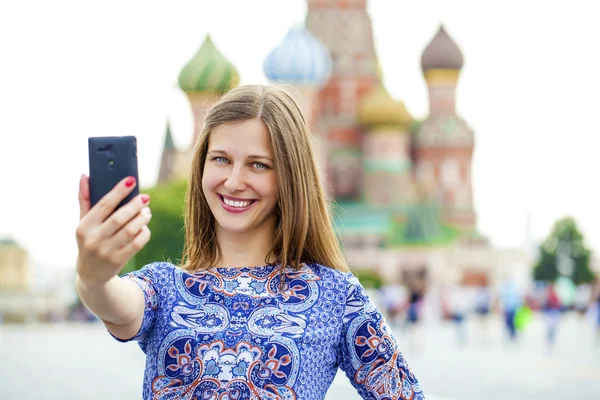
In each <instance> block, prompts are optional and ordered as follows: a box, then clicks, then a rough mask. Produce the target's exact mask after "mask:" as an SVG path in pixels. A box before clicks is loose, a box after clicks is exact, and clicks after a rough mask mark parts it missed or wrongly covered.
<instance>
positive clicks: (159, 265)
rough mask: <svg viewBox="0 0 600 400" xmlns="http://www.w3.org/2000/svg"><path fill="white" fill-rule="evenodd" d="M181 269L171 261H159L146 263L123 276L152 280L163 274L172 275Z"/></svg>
mask: <svg viewBox="0 0 600 400" xmlns="http://www.w3.org/2000/svg"><path fill="white" fill-rule="evenodd" d="M179 269H180V268H179V267H178V266H177V265H174V264H171V263H170V262H166V261H157V262H153V263H150V264H146V265H144V266H143V267H142V268H140V269H138V270H135V271H132V272H129V273H127V274H125V275H123V277H138V278H147V279H150V280H152V281H155V280H156V279H158V278H159V277H161V276H168V275H172V274H173V272H174V271H177V270H179Z"/></svg>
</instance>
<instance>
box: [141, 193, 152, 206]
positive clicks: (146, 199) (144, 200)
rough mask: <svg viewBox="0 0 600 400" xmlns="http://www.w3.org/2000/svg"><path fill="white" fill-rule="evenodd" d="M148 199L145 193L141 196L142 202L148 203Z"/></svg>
mask: <svg viewBox="0 0 600 400" xmlns="http://www.w3.org/2000/svg"><path fill="white" fill-rule="evenodd" d="M149 201H150V196H148V195H147V194H145V195H143V196H142V203H144V204H148V202H149Z"/></svg>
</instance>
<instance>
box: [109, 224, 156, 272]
mask: <svg viewBox="0 0 600 400" xmlns="http://www.w3.org/2000/svg"><path fill="white" fill-rule="evenodd" d="M149 241H150V229H149V228H148V226H147V225H144V226H143V227H142V229H141V230H140V232H139V233H138V234H137V235H136V236H135V237H134V238H133V239H131V240H130V241H129V242H127V244H126V245H125V246H123V248H121V249H120V250H118V251H117V253H116V255H117V257H118V258H119V259H121V260H124V262H125V263H126V262H127V261H129V259H130V258H131V257H133V256H135V255H136V254H137V253H138V252H139V251H140V250H141V249H143V248H144V246H146V244H147V243H148V242H149Z"/></svg>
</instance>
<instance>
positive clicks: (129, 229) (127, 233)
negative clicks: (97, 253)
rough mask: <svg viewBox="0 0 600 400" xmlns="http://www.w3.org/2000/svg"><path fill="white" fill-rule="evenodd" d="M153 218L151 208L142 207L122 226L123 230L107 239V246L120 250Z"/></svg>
mask: <svg viewBox="0 0 600 400" xmlns="http://www.w3.org/2000/svg"><path fill="white" fill-rule="evenodd" d="M151 218H152V212H151V211H150V208H148V207H144V208H142V209H141V210H140V212H139V213H138V215H136V216H135V217H134V218H133V219H132V220H131V221H129V222H128V223H127V224H126V225H125V226H124V227H123V228H121V230H119V231H118V232H117V233H116V234H115V235H114V236H113V237H111V238H110V239H109V240H108V241H107V243H106V245H107V247H108V248H110V249H113V250H119V249H121V248H123V247H125V245H127V243H129V242H130V241H131V240H133V238H135V237H136V236H137V234H138V233H140V231H141V230H142V228H143V227H144V226H146V225H148V223H149V222H150V219H151Z"/></svg>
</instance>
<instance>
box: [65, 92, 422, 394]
mask: <svg viewBox="0 0 600 400" xmlns="http://www.w3.org/2000/svg"><path fill="white" fill-rule="evenodd" d="M134 185H135V182H134V180H132V179H125V180H124V181H123V182H122V183H120V184H119V185H117V186H116V187H115V188H114V189H113V190H112V191H111V192H110V193H109V194H108V195H106V196H105V197H104V198H103V199H102V200H101V201H100V202H99V203H98V204H97V205H96V206H95V207H94V208H92V209H90V207H89V189H88V183H87V178H86V177H85V176H83V177H82V179H81V181H80V195H79V201H80V207H81V221H80V224H79V226H78V228H77V241H78V246H79V257H78V263H77V272H78V277H77V289H78V292H79V295H80V297H81V299H82V301H83V303H84V304H85V305H86V306H87V307H88V308H89V309H90V310H91V311H92V312H93V313H94V314H96V315H97V316H98V317H99V318H100V319H101V320H102V321H103V322H104V324H105V325H106V327H107V329H108V331H109V332H110V333H111V334H112V335H113V336H114V337H115V338H116V339H118V340H121V341H129V340H137V341H139V344H140V347H141V348H142V350H143V351H144V353H145V354H146V360H147V361H146V370H145V378H144V387H143V397H144V399H166V398H169V399H175V398H176V399H307V400H308V399H323V398H324V397H325V393H326V392H327V389H328V388H329V386H330V384H331V382H332V380H333V378H334V377H335V375H336V371H337V368H338V367H340V368H341V369H342V370H344V371H345V373H346V375H347V376H348V377H349V379H350V380H351V382H352V384H353V385H354V387H356V389H357V390H358V393H359V394H360V395H361V396H362V397H363V398H366V399H380V398H386V399H388V398H389V399H422V398H424V397H423V393H422V390H421V388H420V386H419V384H418V382H417V379H416V378H415V376H414V375H413V373H412V372H411V371H410V370H409V368H408V365H407V363H406V361H405V360H404V358H403V357H402V355H401V353H400V351H399V350H398V345H397V343H396V341H395V339H394V337H393V335H392V333H391V331H390V329H389V327H388V326H387V324H386V322H385V321H384V319H383V318H382V316H381V314H380V312H379V311H378V310H377V309H376V308H375V306H374V305H373V303H372V302H371V300H370V299H369V298H368V297H367V295H366V294H365V291H364V289H363V288H362V286H361V285H360V283H359V282H358V280H357V279H356V278H355V277H354V276H353V275H352V273H350V272H348V266H347V265H346V263H345V261H344V258H343V256H342V253H341V251H340V248H339V246H338V241H337V239H336V236H335V234H334V231H333V229H332V225H331V219H330V216H329V213H328V208H327V202H326V198H325V196H324V192H323V189H322V188H321V186H320V183H319V177H318V173H317V168H316V165H315V159H314V156H313V150H312V146H311V135H310V132H309V130H308V127H307V126H306V122H305V120H304V117H303V116H302V113H301V111H300V109H299V107H298V104H297V103H296V101H295V100H294V99H293V97H292V96H291V95H290V94H289V93H288V92H287V91H286V90H285V89H284V88H282V87H279V86H242V87H239V88H237V89H234V90H232V91H230V92H228V93H227V94H225V95H224V96H223V97H222V98H221V100H220V101H219V102H218V103H217V104H216V105H215V106H214V107H213V108H212V109H211V110H210V112H209V113H208V115H207V117H206V121H205V125H204V130H203V133H202V134H201V136H200V138H199V139H198V142H197V144H196V147H195V154H194V158H193V164H192V169H191V175H190V181H189V186H188V192H187V201H186V210H185V232H186V243H185V249H184V259H183V262H182V266H181V267H177V266H175V265H172V264H169V263H166V262H157V263H153V264H150V265H147V266H145V267H144V268H142V269H141V270H139V271H136V272H134V273H132V274H128V275H126V276H124V277H123V278H119V277H118V275H117V274H118V273H119V271H120V270H121V269H122V268H123V266H124V265H125V263H126V262H127V260H128V259H129V258H131V257H132V256H133V255H135V254H136V253H137V252H138V251H139V250H140V249H141V248H142V247H143V246H144V245H145V244H146V243H147V242H148V240H149V239H150V232H149V230H148V228H147V223H148V222H149V220H150V218H151V214H150V210H149V207H148V205H149V201H150V199H149V197H148V196H147V195H145V194H140V195H139V196H138V197H137V198H135V199H134V200H132V201H131V202H130V203H128V204H127V205H126V206H124V207H122V208H120V209H119V210H117V211H116V212H114V213H113V214H112V215H111V213H112V211H113V210H114V209H115V207H116V206H117V204H119V202H120V201H121V200H122V199H123V198H125V197H126V196H127V193H129V192H130V191H131V190H132V189H133V187H134Z"/></svg>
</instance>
